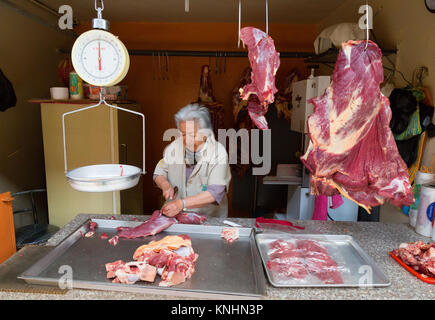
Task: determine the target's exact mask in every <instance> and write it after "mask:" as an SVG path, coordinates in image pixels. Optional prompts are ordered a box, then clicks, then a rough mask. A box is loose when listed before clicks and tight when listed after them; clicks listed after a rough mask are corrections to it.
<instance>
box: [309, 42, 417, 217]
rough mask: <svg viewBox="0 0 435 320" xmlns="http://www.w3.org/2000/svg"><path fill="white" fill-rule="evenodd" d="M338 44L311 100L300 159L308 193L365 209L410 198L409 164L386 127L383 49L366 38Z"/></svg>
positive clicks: (388, 115)
mask: <svg viewBox="0 0 435 320" xmlns="http://www.w3.org/2000/svg"><path fill="white" fill-rule="evenodd" d="M365 46H366V41H348V42H346V43H343V44H342V49H341V50H340V52H339V54H338V57H337V62H336V64H335V69H334V73H333V76H332V82H331V85H330V86H329V87H328V88H327V89H326V90H325V92H324V94H323V95H322V96H320V97H317V98H313V99H311V100H310V102H312V104H313V105H314V113H313V114H312V115H311V116H309V118H308V131H309V136H310V144H309V146H308V149H307V152H306V153H305V155H304V156H302V157H301V161H302V162H303V164H304V165H305V166H306V167H307V169H308V170H309V171H310V172H311V177H310V178H311V179H310V185H311V192H312V193H313V194H316V195H325V196H332V195H335V194H338V193H341V194H342V195H343V196H345V197H346V198H348V199H350V200H352V201H354V202H356V203H357V204H358V205H360V206H361V207H363V208H365V209H366V210H367V211H370V209H371V208H372V207H374V206H379V205H382V204H384V203H385V202H386V201H389V202H390V203H391V204H393V205H396V206H403V205H405V206H407V205H410V204H412V203H413V202H414V197H413V193H412V189H411V185H410V183H409V179H408V168H407V166H406V164H405V162H404V161H403V159H402V158H401V157H400V154H399V152H398V150H397V146H396V142H395V140H394V136H393V134H392V132H391V129H390V127H389V124H390V119H391V109H390V105H389V100H388V98H387V97H385V96H384V95H383V94H382V93H381V91H380V89H379V85H380V83H381V82H382V81H383V78H384V71H383V67H382V52H381V50H380V49H379V48H378V46H377V45H376V44H375V43H373V42H371V41H369V42H368V46H367V49H365Z"/></svg>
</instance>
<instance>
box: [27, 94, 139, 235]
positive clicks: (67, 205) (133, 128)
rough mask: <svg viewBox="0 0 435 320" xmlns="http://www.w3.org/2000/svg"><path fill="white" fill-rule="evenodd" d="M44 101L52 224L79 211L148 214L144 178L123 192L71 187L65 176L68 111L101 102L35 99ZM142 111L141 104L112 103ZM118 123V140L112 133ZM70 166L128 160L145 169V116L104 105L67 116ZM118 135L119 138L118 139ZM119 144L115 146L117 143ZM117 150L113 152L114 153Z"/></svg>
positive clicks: (63, 221)
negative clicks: (98, 191)
mask: <svg viewBox="0 0 435 320" xmlns="http://www.w3.org/2000/svg"><path fill="white" fill-rule="evenodd" d="M31 102H37V103H40V104H41V121H42V134H43V141H44V160H45V175H46V187H47V200H48V214H49V221H50V224H53V225H56V226H59V227H63V226H64V225H65V224H67V223H68V222H69V221H71V220H72V219H73V218H74V217H75V216H76V215H77V214H80V213H89V214H114V208H113V197H114V198H115V201H116V213H117V214H119V213H123V214H142V213H143V202H142V199H143V194H142V193H143V185H142V178H141V179H140V181H139V183H138V185H137V186H136V187H134V188H132V189H129V190H123V191H120V192H119V191H117V192H114V193H112V192H102V193H90V192H80V191H76V190H74V189H72V188H71V186H70V185H69V184H68V182H67V179H66V177H65V166H64V155H63V140H62V114H63V113H65V112H69V111H73V110H77V109H80V108H83V107H86V106H90V105H93V104H95V102H93V101H86V100H80V101H74V100H65V101H57V100H32V101H31ZM111 104H113V105H117V106H121V107H123V108H126V109H130V110H134V111H138V112H141V110H140V105H138V104H136V103H131V102H130V103H127V102H126V103H115V102H113V103H111ZM111 123H113V139H112V136H111ZM65 131H66V152H67V160H68V163H67V166H68V170H72V169H74V168H77V167H82V166H86V165H93V164H105V163H125V164H130V165H134V166H137V167H139V168H142V122H141V119H140V117H137V116H135V115H132V114H130V113H126V112H122V111H118V110H116V109H113V108H109V107H107V106H105V105H101V106H99V107H98V108H94V109H90V110H85V111H82V112H78V113H74V114H71V115H68V116H67V117H66V118H65ZM112 140H113V142H112ZM112 143H113V149H112V148H111V145H112ZM112 150H113V153H112Z"/></svg>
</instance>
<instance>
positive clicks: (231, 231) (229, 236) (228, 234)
mask: <svg viewBox="0 0 435 320" xmlns="http://www.w3.org/2000/svg"><path fill="white" fill-rule="evenodd" d="M221 237H222V238H224V239H225V240H227V241H228V242H234V241H236V240H237V239H239V228H237V227H232V228H231V227H225V228H223V229H222V233H221Z"/></svg>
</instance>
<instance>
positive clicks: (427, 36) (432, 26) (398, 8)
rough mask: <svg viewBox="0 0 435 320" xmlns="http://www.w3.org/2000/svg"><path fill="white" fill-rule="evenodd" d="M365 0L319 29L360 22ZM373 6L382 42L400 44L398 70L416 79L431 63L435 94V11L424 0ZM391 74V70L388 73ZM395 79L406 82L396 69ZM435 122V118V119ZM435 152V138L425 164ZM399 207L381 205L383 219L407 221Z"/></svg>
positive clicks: (387, 0) (375, 0) (347, 5)
mask: <svg viewBox="0 0 435 320" xmlns="http://www.w3.org/2000/svg"><path fill="white" fill-rule="evenodd" d="M365 3H366V2H365V1H354V0H348V1H345V2H344V3H343V5H341V6H340V7H339V8H338V9H336V10H335V11H333V12H331V14H330V15H329V16H328V17H327V18H325V19H324V20H322V21H321V22H320V24H319V30H323V29H324V28H326V27H328V26H330V25H333V24H336V23H340V22H356V23H357V22H358V20H359V17H360V15H359V14H358V8H359V7H360V6H361V5H364V4H365ZM369 5H371V6H372V7H373V13H374V19H373V27H374V32H375V35H376V38H377V40H378V43H379V44H380V45H382V46H383V47H384V48H388V49H391V48H397V50H398V52H397V55H396V56H392V58H395V63H396V67H397V70H400V71H401V72H402V73H403V74H404V76H405V78H406V79H408V81H412V74H413V72H414V70H415V68H416V67H418V66H422V65H424V66H427V67H428V68H429V76H428V77H427V78H425V79H424V80H423V85H424V86H425V87H427V88H428V89H429V91H430V93H431V95H432V97H434V96H435V58H434V53H435V32H434V30H435V14H433V13H430V12H429V11H428V10H427V9H426V7H425V5H424V1H423V0H421V1H420V0H419V1H415V0H412V1H410V0H371V1H369ZM386 75H387V74H386ZM393 83H394V84H395V86H396V87H403V86H405V85H406V82H405V81H404V80H403V79H402V78H401V76H400V75H399V74H397V73H396V75H395V77H394V79H393ZM432 122H434V121H433V119H432ZM434 153H435V139H431V140H429V142H428V144H427V145H426V149H425V153H424V156H423V160H422V165H426V166H428V165H431V158H432V154H434ZM397 213H398V209H396V208H395V207H393V206H391V205H388V204H386V205H384V206H383V207H382V208H381V221H384V222H401V221H402V222H407V221H408V219H407V217H406V216H404V215H403V214H399V215H398V214H397Z"/></svg>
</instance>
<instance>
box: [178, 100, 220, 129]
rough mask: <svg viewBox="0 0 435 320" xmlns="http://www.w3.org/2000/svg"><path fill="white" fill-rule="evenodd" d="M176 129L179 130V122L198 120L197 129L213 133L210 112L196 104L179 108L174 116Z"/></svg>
mask: <svg viewBox="0 0 435 320" xmlns="http://www.w3.org/2000/svg"><path fill="white" fill-rule="evenodd" d="M174 118H175V123H176V124H177V128H180V122H182V121H188V120H198V123H199V128H200V129H205V130H210V131H211V132H213V126H212V124H211V120H210V112H209V111H208V109H207V108H206V107H203V106H200V105H199V104H197V103H194V104H188V105H187V106H185V107H183V108H181V109H180V110H179V111H178V112H177V113H176V114H175V116H174Z"/></svg>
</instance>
